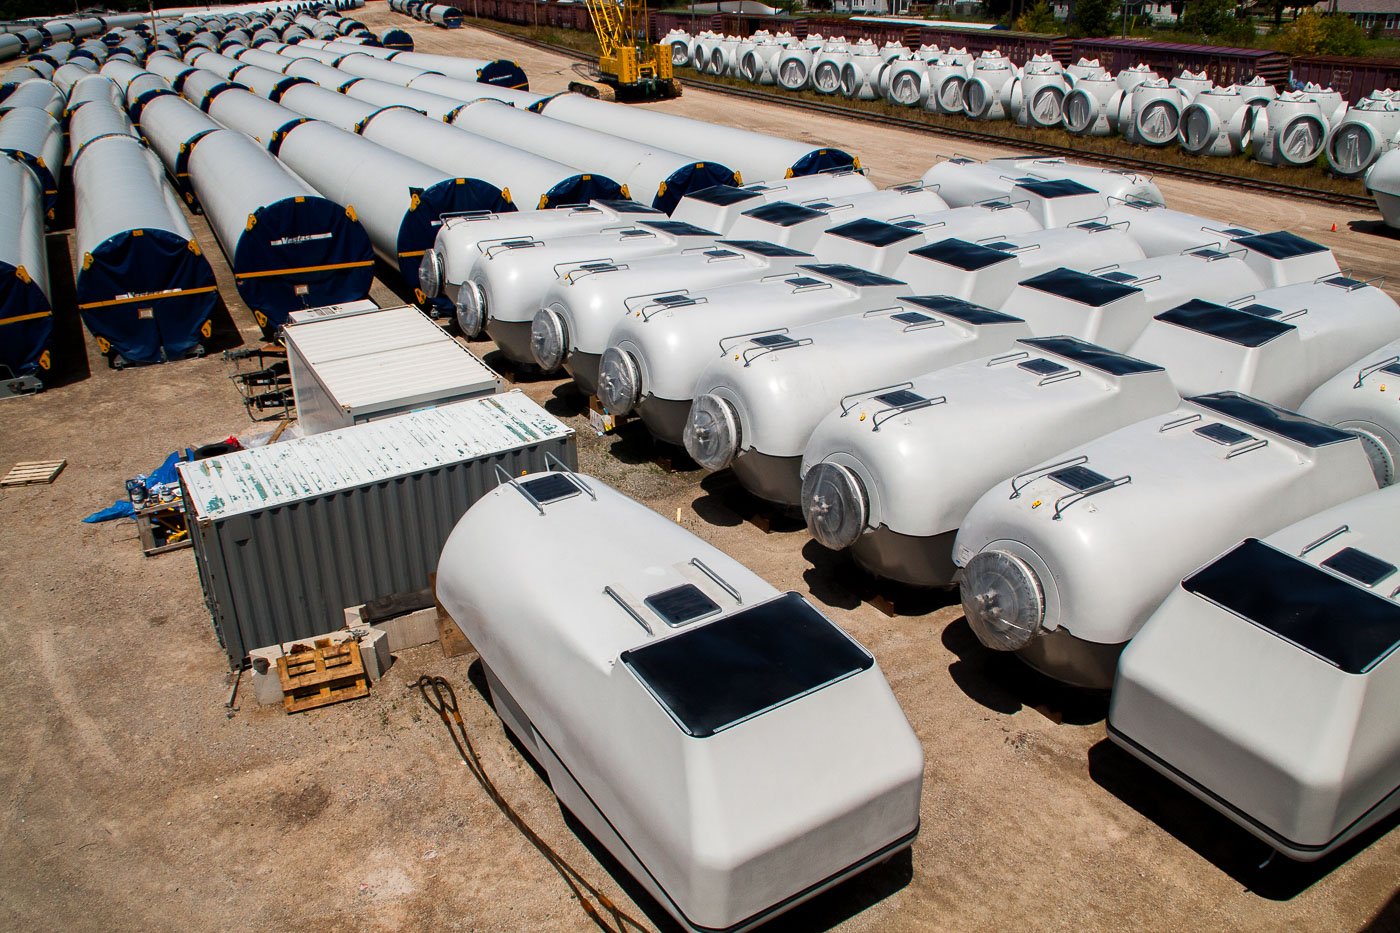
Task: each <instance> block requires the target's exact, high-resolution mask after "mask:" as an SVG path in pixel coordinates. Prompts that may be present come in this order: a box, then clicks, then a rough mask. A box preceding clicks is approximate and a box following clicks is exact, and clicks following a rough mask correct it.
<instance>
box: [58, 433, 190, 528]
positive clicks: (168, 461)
mask: <svg viewBox="0 0 1400 933" xmlns="http://www.w3.org/2000/svg"><path fill="white" fill-rule="evenodd" d="M185 456H189V451H188V450H187V451H185ZM181 459H182V458H181V455H180V453H179V451H176V452H175V453H173V454H171V455H170V456H168V457H166V458H165V462H164V463H162V464H161V465H160V466H158V467H156V468H155V469H154V470H152V471H151V474H150V475H149V476H147V477H146V488H148V489H149V488H151V487H154V486H164V485H166V484H167V483H174V482H177V481H178V480H179V478H180V474H179V473H178V472H176V470H175V464H177V463H179V462H180V460H181ZM135 514H136V508H135V507H134V506H133V505H132V504H131V500H130V499H118V500H117V501H116V502H113V503H112V504H111V505H109V506H107V508H105V509H98V510H97V511H96V512H93V513H92V514H91V515H89V516H88V517H87V518H85V519H83V521H84V522H86V523H87V524H89V525H95V524H96V523H98V522H110V521H112V520H113V519H116V518H131V517H132V516H133V515H135Z"/></svg>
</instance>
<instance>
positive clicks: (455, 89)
mask: <svg viewBox="0 0 1400 933" xmlns="http://www.w3.org/2000/svg"><path fill="white" fill-rule="evenodd" d="M408 86H409V87H410V88H411V89H412V90H415V91H427V92H428V93H430V94H437V95H438V96H439V97H448V98H451V99H452V100H455V101H458V102H459V103H464V104H466V103H470V102H472V101H475V100H498V101H500V102H501V103H503V104H510V105H511V106H513V107H517V108H519V109H521V110H538V109H539V107H540V105H541V104H543V102H544V101H545V100H546V98H545V97H544V96H543V95H541V94H535V93H533V92H532V91H518V90H515V89H514V88H508V87H502V86H501V85H499V84H485V83H483V82H481V81H463V80H462V79H461V78H451V77H448V76H447V75H441V74H436V73H434V72H431V71H428V72H424V73H423V74H421V75H419V76H418V77H416V78H414V79H413V80H412V81H410V82H409V83H408Z"/></svg>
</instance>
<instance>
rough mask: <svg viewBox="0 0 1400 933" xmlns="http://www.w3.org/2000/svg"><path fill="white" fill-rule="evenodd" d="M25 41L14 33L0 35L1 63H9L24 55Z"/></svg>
mask: <svg viewBox="0 0 1400 933" xmlns="http://www.w3.org/2000/svg"><path fill="white" fill-rule="evenodd" d="M24 51H25V50H24V40H23V39H21V38H20V37H19V36H17V35H14V34H13V33H8V32H7V33H4V34H3V35H0V62H7V61H9V60H10V59H12V58H18V57H19V56H21V55H23V54H24Z"/></svg>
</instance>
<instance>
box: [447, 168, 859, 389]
mask: <svg viewBox="0 0 1400 933" xmlns="http://www.w3.org/2000/svg"><path fill="white" fill-rule="evenodd" d="M707 190H715V189H707ZM719 190H741V191H744V192H750V193H756V196H758V197H761V198H762V199H763V200H764V201H765V202H766V201H769V200H777V199H779V198H783V197H798V198H809V199H813V198H821V197H824V196H828V195H829V196H831V197H838V198H839V197H842V196H844V195H846V194H847V193H851V194H856V193H860V192H869V191H873V190H874V185H872V184H871V183H870V182H869V180H868V179H866V178H865V176H864V175H861V174H860V173H859V172H854V171H838V172H832V173H821V174H818V175H811V176H802V177H797V178H790V179H786V180H785V181H783V182H780V183H776V184H773V185H762V184H754V185H750V186H747V187H746V188H743V189H728V188H724V187H723V186H721V188H720V189H719ZM689 200H690V199H689V198H688V197H687V198H682V199H681V201H682V204H685V203H687V202H688V201H689ZM677 214H678V216H676V218H675V219H676V220H678V221H680V222H682V223H684V224H687V225H689V226H692V227H698V228H699V229H702V230H705V231H707V232H711V231H713V230H714V228H713V227H711V226H709V225H705V226H701V225H700V224H696V223H694V222H693V221H692V220H691V218H690V216H688V214H687V213H686V212H682V211H681V208H680V207H678V208H677ZM664 219H665V215H663V214H661V213H660V212H657V211H654V210H653V209H651V208H649V207H643V206H642V205H639V204H636V203H633V202H616V203H614V202H609V203H599V202H594V203H592V204H591V205H590V206H589V208H588V209H586V210H576V211H569V212H564V213H561V214H558V215H551V216H547V217H545V216H542V217H539V218H533V219H529V220H526V219H524V218H510V217H507V216H503V215H493V216H489V217H485V218H450V219H448V221H447V222H445V223H444V224H443V227H442V229H441V230H440V231H439V233H438V238H437V243H436V244H435V247H434V252H435V253H436V254H437V257H436V259H435V260H434V262H435V264H436V265H437V266H438V267H439V268H440V270H441V276H440V278H441V282H442V285H441V290H442V294H443V295H445V296H446V297H447V298H448V299H449V300H450V301H452V303H453V305H454V307H455V308H456V315H457V323H458V326H459V327H460V328H461V330H462V332H463V333H464V334H466V335H467V336H469V337H475V336H477V335H478V334H480V333H481V331H482V330H483V329H484V328H485V325H486V322H487V319H488V317H495V316H497V315H498V314H499V315H502V317H501V318H500V319H501V320H505V321H517V320H520V319H521V316H522V315H525V316H524V317H523V320H525V321H526V322H528V321H529V320H530V318H529V316H528V315H533V313H534V311H535V310H536V309H537V308H538V307H539V304H538V303H537V302H538V301H539V299H540V298H541V297H542V294H543V290H544V289H545V288H546V287H547V286H548V283H549V282H551V281H553V278H554V275H555V273H554V267H555V266H556V265H557V264H559V263H567V262H569V261H588V260H601V259H612V258H616V259H619V260H622V259H626V258H635V257H636V256H639V255H646V254H648V252H649V251H654V250H656V249H657V248H658V247H666V248H669V247H670V246H671V245H673V244H670V243H669V242H668V241H665V240H656V239H654V238H651V237H642V236H636V235H635V233H634V231H635V230H636V229H637V228H635V226H634V225H635V224H636V223H638V222H653V221H661V220H664ZM704 219H705V220H706V221H709V220H715V219H718V218H717V217H715V215H714V213H713V212H705V214H704ZM653 229H654V228H653ZM677 229H679V228H677ZM605 230H606V231H609V232H608V233H607V234H604V233H603V231H605ZM717 232H723V231H722V230H720V231H717ZM710 235H714V233H713V232H711V233H710ZM559 243H563V244H565V245H558V244H559ZM527 250H528V251H529V252H528V253H526V252H524V251H527ZM599 250H604V251H605V252H606V255H603V256H600V253H599V252H598V251H599ZM660 251H661V252H665V251H666V249H661V250H660ZM487 266H489V267H490V269H491V270H492V271H491V272H487V271H484V270H485V267H487ZM540 276H546V278H544V279H541V278H540ZM511 349H512V351H513V350H514V349H515V347H514V346H512V348H511ZM524 360H528V356H527V357H525V358H524ZM524 360H522V361H524Z"/></svg>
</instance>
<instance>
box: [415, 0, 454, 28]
mask: <svg viewBox="0 0 1400 933" xmlns="http://www.w3.org/2000/svg"><path fill="white" fill-rule="evenodd" d="M423 19H424V20H425V21H427V22H429V23H432V24H433V25H434V26H441V27H442V28H443V29H461V28H462V11H461V10H459V9H457V8H456V7H455V6H444V5H443V4H441V3H434V4H433V5H432V6H430V7H428V8H427V9H425V10H423Z"/></svg>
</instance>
